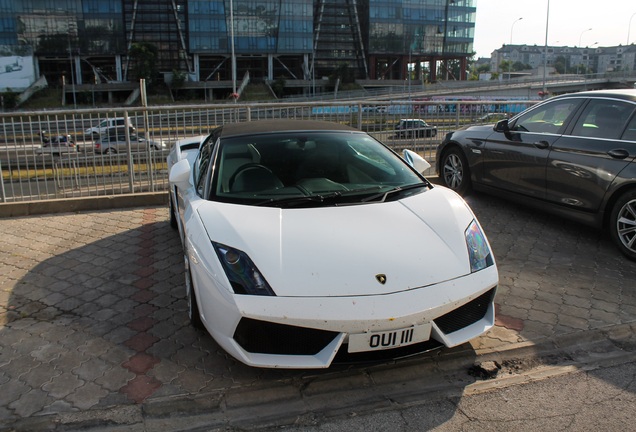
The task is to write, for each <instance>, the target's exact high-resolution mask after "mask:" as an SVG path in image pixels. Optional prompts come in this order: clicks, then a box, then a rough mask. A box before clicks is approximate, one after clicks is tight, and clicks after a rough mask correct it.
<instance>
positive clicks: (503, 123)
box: [493, 119, 510, 132]
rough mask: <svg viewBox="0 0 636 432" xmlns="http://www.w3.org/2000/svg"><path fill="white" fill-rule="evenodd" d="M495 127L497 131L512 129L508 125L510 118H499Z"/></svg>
mask: <svg viewBox="0 0 636 432" xmlns="http://www.w3.org/2000/svg"><path fill="white" fill-rule="evenodd" d="M493 129H494V131H495V132H508V131H510V126H509V125H508V119H503V120H499V121H498V122H497V123H495V127H494V128H493Z"/></svg>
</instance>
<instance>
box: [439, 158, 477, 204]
mask: <svg viewBox="0 0 636 432" xmlns="http://www.w3.org/2000/svg"><path fill="white" fill-rule="evenodd" d="M439 177H440V179H441V180H442V183H443V184H444V186H446V187H447V188H450V189H452V190H454V191H455V192H457V193H458V194H460V195H464V194H466V193H468V192H469V191H470V171H469V169H468V162H467V161H466V158H465V157H464V155H463V154H462V152H461V150H459V149H458V148H452V149H450V150H449V151H447V152H446V153H444V156H443V157H442V165H441V170H440V173H439Z"/></svg>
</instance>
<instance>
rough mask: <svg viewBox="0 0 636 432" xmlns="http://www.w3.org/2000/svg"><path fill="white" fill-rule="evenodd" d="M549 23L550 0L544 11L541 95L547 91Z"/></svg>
mask: <svg viewBox="0 0 636 432" xmlns="http://www.w3.org/2000/svg"><path fill="white" fill-rule="evenodd" d="M549 24H550V0H548V7H547V11H546V13H545V47H544V49H543V89H542V91H541V93H542V95H543V97H545V95H546V94H547V93H548V87H547V85H546V75H547V70H548V28H549Z"/></svg>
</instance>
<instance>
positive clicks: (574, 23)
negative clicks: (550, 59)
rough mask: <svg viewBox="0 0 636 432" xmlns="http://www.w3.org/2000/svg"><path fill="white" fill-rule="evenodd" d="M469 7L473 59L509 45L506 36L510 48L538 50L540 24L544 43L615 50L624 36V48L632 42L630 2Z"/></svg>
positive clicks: (501, 2)
mask: <svg viewBox="0 0 636 432" xmlns="http://www.w3.org/2000/svg"><path fill="white" fill-rule="evenodd" d="M548 2H549V3H550V10H549V14H548ZM475 4H476V6H477V14H476V19H475V43H474V47H473V49H474V50H475V51H476V52H477V54H476V56H475V57H476V58H479V57H490V54H491V53H492V52H493V51H494V50H496V49H498V48H501V46H502V45H504V44H509V43H511V42H510V39H511V36H512V44H513V45H521V44H526V45H535V44H536V45H539V46H544V45H545V40H546V37H545V34H546V21H547V22H548V45H552V46H572V47H574V46H582V47H591V46H601V47H602V46H618V45H625V44H626V43H627V37H628V35H629V42H630V44H632V43H634V44H636V16H634V14H636V1H635V0H600V1H599V0H476V2H475ZM632 17H633V18H632ZM519 18H522V19H521V20H520V21H517V20H518V19H519ZM630 18H631V26H630V25H629V23H630ZM590 28H591V29H592V30H588V29H590ZM630 29H631V31H629V33H628V30H630ZM579 40H580V45H579ZM597 42H598V45H595V43H597Z"/></svg>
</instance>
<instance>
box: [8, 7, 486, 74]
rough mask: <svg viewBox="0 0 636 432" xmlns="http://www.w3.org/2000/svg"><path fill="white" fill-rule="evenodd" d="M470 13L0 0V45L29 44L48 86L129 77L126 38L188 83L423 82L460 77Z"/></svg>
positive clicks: (471, 30)
mask: <svg viewBox="0 0 636 432" xmlns="http://www.w3.org/2000/svg"><path fill="white" fill-rule="evenodd" d="M474 21H475V6H474V0H0V45H2V46H5V47H14V48H15V47H29V48H30V49H32V51H33V53H34V56H35V59H36V62H37V69H38V71H39V73H40V74H42V75H45V76H46V77H47V80H48V81H49V85H55V84H56V83H59V82H60V80H67V82H68V80H69V79H72V80H73V82H74V83H75V84H78V85H81V84H106V83H122V82H130V81H135V80H136V78H137V77H135V76H134V73H133V72H134V71H135V64H134V62H135V60H136V59H135V57H134V56H131V55H130V54H131V48H133V47H134V46H135V44H146V45H148V46H153V47H154V48H155V52H156V58H155V59H154V61H155V66H156V68H157V70H158V71H159V72H160V74H163V75H164V76H168V75H171V74H172V72H174V71H177V72H181V73H185V74H187V77H188V81H190V82H211V81H215V82H223V81H227V80H231V79H233V78H234V79H238V80H242V79H243V77H245V76H246V74H247V73H249V76H250V79H251V80H260V79H262V80H276V79H278V78H284V79H285V80H287V81H293V80H298V81H307V80H315V79H317V78H323V77H328V76H330V75H332V74H333V73H334V71H336V70H338V69H341V68H343V67H344V68H346V69H348V70H349V73H350V74H351V75H352V76H354V77H355V78H356V79H359V80H381V79H386V80H403V79H405V78H406V77H407V76H410V77H411V78H417V79H422V80H429V81H433V80H435V79H436V78H437V77H439V76H442V77H444V78H448V79H465V76H464V75H463V74H464V71H465V70H466V60H467V58H468V57H470V56H471V55H472V42H473V35H474ZM448 62H455V63H460V64H461V67H459V68H456V70H459V71H460V72H459V74H450V75H449V73H450V71H451V68H449V67H448V65H447V63H448ZM234 65H235V66H234ZM445 74H446V75H445ZM456 75H457V76H456Z"/></svg>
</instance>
